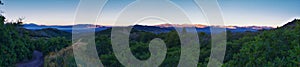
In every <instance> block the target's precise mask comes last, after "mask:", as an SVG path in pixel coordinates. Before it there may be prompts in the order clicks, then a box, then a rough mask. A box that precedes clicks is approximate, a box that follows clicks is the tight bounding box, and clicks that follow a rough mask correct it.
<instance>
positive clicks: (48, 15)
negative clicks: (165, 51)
mask: <svg viewBox="0 0 300 67" xmlns="http://www.w3.org/2000/svg"><path fill="white" fill-rule="evenodd" d="M2 1H3V3H4V5H3V6H0V7H1V8H0V9H1V10H3V11H4V12H5V13H4V15H5V17H6V18H7V20H8V21H11V20H14V19H18V18H20V17H25V23H35V24H41V25H72V24H73V22H74V18H75V15H76V9H77V7H78V4H79V2H80V0H2ZM172 1H173V2H174V3H175V4H176V5H177V6H180V8H182V10H184V11H185V13H186V15H187V16H188V17H189V18H190V21H191V22H192V23H193V24H204V25H209V23H208V22H207V20H206V19H205V18H206V17H205V16H204V15H203V14H202V10H201V9H200V8H198V7H197V6H196V3H194V2H193V1H192V0H172ZM133 2H134V0H109V1H108V2H107V4H106V5H105V6H104V8H103V12H102V14H101V16H99V17H98V19H95V20H98V21H99V22H96V24H99V25H114V21H115V19H116V18H117V17H118V15H119V14H120V12H121V11H122V10H123V8H125V7H126V6H128V5H130V4H131V3H133ZM299 3H300V0H218V4H219V6H220V9H221V12H222V14H223V19H224V22H225V25H227V26H229V25H233V26H253V25H255V26H272V27H277V26H282V25H283V24H285V23H287V22H288V21H291V20H292V19H295V18H298V17H300V8H299V6H300V4H299ZM154 6H155V7H160V6H162V5H154ZM157 11H159V10H157ZM146 12H147V11H146ZM170 13H172V11H170ZM163 23H166V22H160V21H155V20H149V21H147V22H143V23H141V24H145V25H154V24H163Z"/></svg>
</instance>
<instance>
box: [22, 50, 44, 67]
mask: <svg viewBox="0 0 300 67" xmlns="http://www.w3.org/2000/svg"><path fill="white" fill-rule="evenodd" d="M43 63H44V57H43V53H42V52H39V51H36V50H35V51H34V52H33V59H32V60H30V61H27V62H21V63H17V65H16V66H17V67H43Z"/></svg>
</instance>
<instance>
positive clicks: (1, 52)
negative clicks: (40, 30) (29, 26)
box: [0, 16, 70, 67]
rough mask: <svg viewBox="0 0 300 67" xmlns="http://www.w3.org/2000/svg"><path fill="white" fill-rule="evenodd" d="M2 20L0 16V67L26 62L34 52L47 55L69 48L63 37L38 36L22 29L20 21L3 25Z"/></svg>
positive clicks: (68, 41) (3, 18)
mask: <svg viewBox="0 0 300 67" xmlns="http://www.w3.org/2000/svg"><path fill="white" fill-rule="evenodd" d="M4 20H5V17H4V16H0V23H1V24H0V35H1V36H0V56H1V57H0V67H2V66H5V67H14V66H15V65H16V63H18V62H25V61H28V60H30V59H32V53H33V51H34V50H37V51H41V52H43V54H44V55H48V54H49V53H50V52H56V51H59V50H61V49H62V48H65V47H67V46H70V40H67V39H66V37H65V36H59V37H52V36H43V35H41V36H38V35H37V34H36V33H37V32H35V31H30V30H26V29H24V28H22V22H21V21H18V22H6V23H4V22H5V21H4ZM51 34H53V33H51ZM57 34H60V33H57Z"/></svg>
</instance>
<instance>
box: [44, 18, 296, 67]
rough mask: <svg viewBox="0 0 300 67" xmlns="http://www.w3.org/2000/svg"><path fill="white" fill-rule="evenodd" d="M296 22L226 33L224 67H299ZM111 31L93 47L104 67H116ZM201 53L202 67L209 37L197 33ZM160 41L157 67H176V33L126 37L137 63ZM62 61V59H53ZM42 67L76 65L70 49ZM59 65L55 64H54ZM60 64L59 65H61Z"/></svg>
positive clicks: (99, 35) (98, 35)
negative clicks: (162, 44)
mask: <svg viewBox="0 0 300 67" xmlns="http://www.w3.org/2000/svg"><path fill="white" fill-rule="evenodd" d="M299 23H300V22H299V20H298V19H296V20H294V21H292V22H290V23H288V25H284V26H283V27H279V28H276V29H272V30H263V31H259V32H239V33H235V32H230V31H228V32H227V49H226V56H225V58H224V59H225V60H224V64H223V66H224V67H232V66H233V67H244V66H246V67H247V66H250V67H252V66H254V67H274V66H275V67H286V66H288V67H291V66H292V67H296V66H299V65H300V44H299V41H300V40H299V38H300V37H299V36H300V35H299V34H300V31H299V30H300V25H299ZM110 32H111V29H108V30H104V31H101V32H97V33H96V45H97V46H96V47H97V50H98V54H99V57H100V59H101V62H102V63H103V64H104V66H108V67H116V66H117V67H120V66H122V64H120V63H119V62H118V60H117V59H116V57H115V55H114V53H113V51H112V46H111V41H110ZM198 35H199V38H200V39H199V42H200V43H201V51H200V57H199V59H200V60H199V64H198V66H199V67H203V66H204V67H205V66H206V65H207V63H208V60H209V56H210V52H211V51H210V48H211V45H210V44H211V43H210V42H211V41H210V34H206V33H203V32H202V33H201V32H199V33H198ZM153 38H161V39H162V40H164V41H165V43H166V45H167V48H168V49H167V56H166V59H164V61H163V63H162V64H161V65H160V66H161V67H170V66H171V67H172V66H177V64H178V62H179V58H180V49H181V48H180V39H179V37H178V34H177V32H176V31H171V32H168V33H161V34H154V33H150V32H144V31H139V30H135V29H133V30H132V31H131V35H130V47H131V51H132V52H133V54H134V56H135V57H136V58H138V59H140V60H145V59H148V58H149V57H150V52H149V50H148V46H149V41H151V40H152V39H153ZM57 58H64V59H57ZM45 61H47V62H46V63H49V64H45V66H76V64H75V60H74V57H73V55H72V48H66V49H63V50H61V51H60V52H57V53H54V54H53V55H49V56H48V57H46V58H45ZM57 62H59V63H57ZM61 62H63V63H61Z"/></svg>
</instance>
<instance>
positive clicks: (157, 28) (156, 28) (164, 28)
mask: <svg viewBox="0 0 300 67" xmlns="http://www.w3.org/2000/svg"><path fill="white" fill-rule="evenodd" d="M23 27H24V28H26V29H29V30H41V29H46V28H55V29H58V30H62V31H67V32H72V27H76V28H95V31H102V30H105V29H109V28H112V27H113V26H102V25H92V24H77V25H64V26H60V25H37V24H24V25H23ZM132 27H133V28H134V29H136V30H141V31H146V32H152V33H164V32H169V31H172V30H175V28H189V27H195V28H196V30H197V32H205V33H209V32H210V28H211V27H214V28H226V30H227V31H231V32H246V31H252V32H255V31H259V30H269V29H272V28H273V27H267V26H207V25H201V24H160V25H153V26H147V25H134V26H132Z"/></svg>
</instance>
